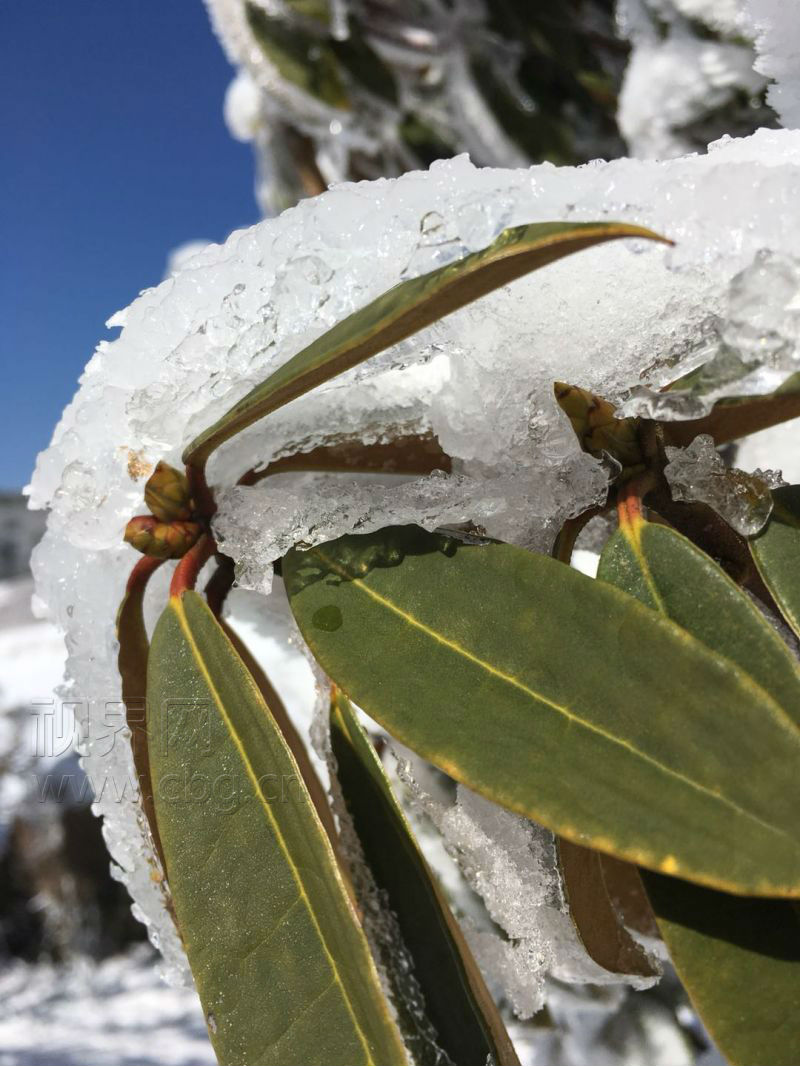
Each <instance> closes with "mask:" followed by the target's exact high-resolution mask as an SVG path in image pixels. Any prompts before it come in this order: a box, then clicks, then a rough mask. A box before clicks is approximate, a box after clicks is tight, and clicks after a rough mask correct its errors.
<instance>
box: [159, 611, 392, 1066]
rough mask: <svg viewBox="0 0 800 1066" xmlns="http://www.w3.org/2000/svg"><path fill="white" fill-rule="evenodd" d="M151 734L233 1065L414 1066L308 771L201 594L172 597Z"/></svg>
mask: <svg viewBox="0 0 800 1066" xmlns="http://www.w3.org/2000/svg"><path fill="white" fill-rule="evenodd" d="M148 725H149V733H150V738H151V746H150V751H151V765H152V772H153V780H154V785H155V796H156V814H157V818H158V825H159V829H160V832H161V839H162V844H163V847H164V852H165V854H166V859H167V872H168V877H169V883H170V889H171V891H172V896H173V899H174V902H175V909H176V912H177V918H178V925H179V927H180V930H181V933H182V936H183V939H184V944H185V947H186V951H187V954H188V956H189V962H190V964H191V967H192V972H193V974H194V978H195V982H196V984H197V988H198V992H199V994H200V999H201V1002H202V1004H203V1009H204V1011H205V1014H206V1020H207V1022H208V1027H209V1034H210V1036H211V1041H212V1043H213V1044H214V1049H215V1051H216V1053H217V1057H218V1058H219V1060H220V1062H222V1063H229V1064H234V1063H235V1064H253V1063H263V1064H270V1063H272V1064H275V1066H290V1064H293V1063H294V1064H298V1066H301V1064H303V1066H307V1064H318V1066H331V1064H341V1066H354V1064H360V1063H364V1064H367V1063H372V1064H375V1066H386V1064H388V1066H395V1064H397V1066H401V1064H404V1063H405V1061H406V1056H405V1051H404V1049H403V1047H402V1045H401V1043H400V1039H399V1036H398V1034H397V1031H396V1029H395V1026H394V1023H393V1022H392V1021H391V1020H390V1018H389V1016H388V1013H387V1008H386V1004H385V1002H384V1000H383V996H382V993H381V991H380V987H379V984H378V978H377V974H376V971H375V969H374V966H373V964H372V961H371V958H370V955H369V951H368V948H367V944H366V940H365V939H364V936H363V933H362V931H361V928H360V926H359V924H358V922H357V919H356V916H355V913H354V911H353V909H352V906H351V904H350V902H349V899H348V896H347V893H346V891H345V888H344V885H343V882H342V880H341V877H340V875H339V872H338V870H337V867H336V863H335V859H334V856H333V852H332V851H331V848H330V844H329V842H328V839H327V837H326V835H325V832H324V830H323V828H322V826H321V824H320V822H319V819H318V817H317V815H316V812H315V811H314V808H313V805H312V803H311V800H310V799H309V797H308V793H307V792H306V790H305V788H304V786H303V785H302V782H301V780H300V775H299V772H298V769H297V765H296V763H295V762H294V760H293V758H292V756H291V753H290V752H289V749H288V748H287V746H286V744H285V742H284V740H283V738H282V736H281V734H280V731H279V729H278V728H277V726H276V725H275V723H274V722H273V720H272V718H271V715H270V713H269V710H268V708H267V706H266V704H265V703H264V701H263V698H262V696H261V693H260V692H259V690H258V688H257V686H256V685H255V683H254V682H253V680H252V678H251V677H250V675H249V673H248V672H247V670H246V669H245V667H244V665H243V663H242V661H241V659H240V658H239V656H238V655H237V654H236V652H235V650H234V648H233V646H232V645H231V643H230V641H229V640H228V639H227V637H226V636H225V634H224V632H223V631H222V629H221V628H220V626H219V624H218V623H217V621H216V619H215V618H214V616H213V614H212V613H211V611H210V610H209V608H208V607H207V606H206V604H205V603H204V601H203V600H202V599H201V597H200V596H198V595H197V594H196V593H194V592H185V593H184V594H183V595H182V596H181V597H176V596H173V597H172V598H171V600H170V603H169V605H168V607H167V608H166V609H165V611H164V613H163V614H162V616H161V619H160V620H159V622H158V625H157V627H156V630H155V633H154V635H153V641H152V646H151V650H150V662H149V668H148Z"/></svg>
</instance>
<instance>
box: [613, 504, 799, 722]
mask: <svg viewBox="0 0 800 1066" xmlns="http://www.w3.org/2000/svg"><path fill="white" fill-rule="evenodd" d="M643 528H644V523H639V524H637V526H636V528H633V527H632V526H631V525H628V526H626V527H622V526H621V527H620V532H621V533H622V535H623V536H624V537H625V539H626V540H627V542H628V545H629V546H630V550H631V552H632V553H633V556H634V558H635V559H636V561H637V563H638V564H639V568H640V570H641V572H642V576H643V577H644V580H645V582H646V584H647V587H648V589H649V590H650V592H651V593H652V596H653V599H654V600H655V602H656V604H657V610H658V612H659V613H660V614H661V615H663V617H664V618H665V619H666V620H667V621H668V622H671V623H673V624H674V625H677V622H674V621H673V618H672V616H671V614H670V612H669V610H668V609H667V606H666V604H665V602H664V598H663V596H662V595H661V593H660V591H659V588H658V585H657V584H656V579H655V578H654V576H653V572H652V569H651V568H650V563H649V560H648V558H647V555H646V554H645V552H644V549H643V546H642V530H643ZM675 535H676V536H677V537H680V536H681V534H680V533H676V534H675ZM684 539H685V538H684ZM686 543H687V544H688V545H689V546H690V547H693V545H692V543H691V541H689V540H687V541H686ZM720 573H721V575H722V578H723V580H725V581H727V582H728V583H729V584H730V585H731V587H732V588H733V589H734V590H735V591H737V592H738V591H739V590H738V588H737V586H736V584H735V582H733V581H732V580H731V578H729V577H728V575H727V574H726V573H725V571H724V570H722V569H720ZM743 598H744V606H745V608H746V609H747V610H748V611H749V612H750V615H751V617H752V618H753V619H754V620H755V622H756V624H757V625H758V626H759V627H760V628H761V630H762V633H763V635H764V637H765V638H766V639H767V640H769V639H772V640H777V641H778V642H779V643H780V646H781V650H783V649H784V647H785V646H784V645H783V642H782V641H781V640H780V638H779V637H777V636H776V634H775V631H774V630H773V629H772V627H771V626H770V625H769V623H768V622H767V621H766V619H765V618H764V617H763V615H762V614H761V612H760V611H759V610H758V608H757V607H755V605H754V604H753V603H752V602H751V601H750V600H749V599H748V598H747V597H746V596H744V597H743ZM679 629H681V630H682V631H683V630H684V627H683V626H679ZM688 636H689V638H690V639H696V638H692V636H691V634H688ZM699 643H702V647H703V650H704V651H706V652H707V653H708V655H709V657H710V658H711V659H714V661H715V662H717V663H719V664H720V665H721V666H723V667H725V668H726V669H730V670H731V672H733V673H736V674H738V675H739V676H740V680H741V681H743V682H745V683H746V684H747V685H748V687H751V688H753V689H755V690H756V694H757V695H761V696H763V698H764V699H765V700H766V701H767V702H768V703H769V704H770V707H771V709H772V710H773V712H775V711H777V712H778V715H779V717H780V719H781V720H785V721H786V722H788V723H789V727H790V729H791V731H792V732H793V733H800V722H798V721H797V720H796V719H795V718H793V717H792V716H791V715H790V714H789V712H788V711H787V710H786V708H785V707H784V706H783V704H782V703H781V702H780V701H779V700H778V699H777V697H775V696H773V694H772V693H771V692H769V691H768V690H767V689H765V688H764V686H763V685H762V684H761V683H760V682H759V681H757V680H756V679H755V678H754V677H753V675H752V674H751V673H749V672H748V671H746V670H744V669H743V668H742V667H741V666H740V665H739V663H738V662H737V661H736V660H735V659H732V658H731V657H730V656H729V655H726V654H725V653H724V652H721V651H720V650H719V649H718V648H712V647H711V646H710V645H708V644H706V643H705V642H699ZM785 654H786V658H787V662H788V665H789V666H791V668H792V669H793V671H794V674H795V677H796V681H797V685H798V692H800V668H798V666H797V664H796V663H795V662H794V661H793V659H792V656H791V654H790V653H789V652H788V650H786V652H785Z"/></svg>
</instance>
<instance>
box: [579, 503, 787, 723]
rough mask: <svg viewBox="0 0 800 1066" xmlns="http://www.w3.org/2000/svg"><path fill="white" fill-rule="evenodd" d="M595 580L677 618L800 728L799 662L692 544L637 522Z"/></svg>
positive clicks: (628, 526) (620, 534) (620, 533)
mask: <svg viewBox="0 0 800 1066" xmlns="http://www.w3.org/2000/svg"><path fill="white" fill-rule="evenodd" d="M798 537H799V538H800V530H798ZM597 576H598V577H599V578H600V579H601V580H602V581H606V582H608V584H611V585H615V586H616V587H617V588H619V589H622V590H623V591H625V592H628V593H630V594H631V595H632V596H635V597H636V598H637V599H639V600H641V602H642V603H644V604H646V605H647V606H648V607H652V608H654V609H655V610H657V611H660V612H661V613H662V614H664V615H666V617H667V618H671V619H672V621H673V622H676V623H677V624H678V625H679V626H681V627H682V628H683V629H685V630H686V631H687V632H689V633H690V634H691V635H692V637H694V638H695V639H696V640H698V641H700V642H701V643H702V644H703V645H704V646H705V647H706V648H707V649H708V651H709V652H711V653H712V654H714V656H715V657H716V658H717V659H718V660H719V661H720V663H721V664H723V665H724V664H725V663H726V662H727V663H733V664H735V665H736V666H737V667H739V669H741V670H742V671H743V672H744V673H746V674H747V675H749V677H750V678H751V679H752V681H753V682H754V683H755V684H756V685H759V686H761V688H763V689H764V690H765V691H766V692H767V693H769V695H770V696H772V698H773V699H774V700H775V702H776V703H778V704H779V705H780V706H781V707H782V708H783V709H784V711H785V712H786V714H787V715H788V716H789V717H791V718H793V719H794V721H795V722H796V723H797V724H798V725H800V669H798V665H797V661H796V660H795V658H794V656H793V655H792V654H791V652H790V651H789V649H788V648H787V646H786V645H785V644H784V642H783V641H782V640H781V638H780V637H779V636H778V634H777V633H776V632H775V629H774V628H773V627H772V626H771V625H770V624H769V622H768V621H767V620H766V619H765V618H764V616H763V615H762V614H761V612H760V611H759V610H758V608H757V607H756V606H755V604H754V603H753V601H752V600H751V599H750V597H749V596H747V595H745V593H743V592H742V591H741V589H740V588H739V587H738V586H737V585H735V584H734V582H733V581H731V579H730V578H729V577H728V575H727V574H726V573H725V572H724V570H722V569H721V568H720V567H719V566H717V564H716V563H715V562H714V560H713V559H711V558H710V557H709V556H708V555H706V554H705V552H702V551H700V550H699V548H696V547H695V546H694V545H693V544H692V543H691V541H689V540H687V539H686V538H685V537H682V536H681V534H680V533H676V532H675V530H674V529H669V528H668V527H667V526H662V525H656V523H654V522H645V521H644V520H643V519H641V518H634V519H633V520H632V521H628V522H624V523H622V524H621V526H620V528H619V530H617V532H616V533H615V534H614V535H613V536H612V537H611V538H610V540H609V541H608V543H607V544H606V546H605V548H604V549H603V554H602V556H601V558H600V566H599V568H598V573H597Z"/></svg>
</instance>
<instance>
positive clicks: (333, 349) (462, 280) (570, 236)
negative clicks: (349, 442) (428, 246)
mask: <svg viewBox="0 0 800 1066" xmlns="http://www.w3.org/2000/svg"><path fill="white" fill-rule="evenodd" d="M620 237H645V238H649V239H651V240H659V241H664V238H663V237H659V236H658V235H657V234H655V233H653V232H652V231H651V230H648V229H643V228H642V227H640V226H628V225H624V224H622V223H611V222H577V223H575V222H541V223H534V224H532V225H530V226H515V227H513V228H512V229H507V230H504V231H503V232H502V233H501V234H500V236H499V237H498V238H497V239H496V240H495V241H494V242H493V243H492V244H490V245H489V247H488V248H484V249H483V250H482V251H479V252H473V253H472V254H471V255H467V256H465V257H464V258H463V259H459V260H458V261H457V262H455V263H449V264H448V265H447V266H443V267H440V268H439V269H438V270H433V271H431V273H429V274H423V275H422V276H421V277H418V278H411V279H410V280H408V281H403V282H400V284H399V285H395V286H394V288H392V289H389V291H388V292H385V293H384V294H383V295H382V296H379V297H378V298H377V299H376V300H373V301H372V303H369V304H367V306H366V307H362V308H361V309H360V310H359V311H355V312H354V313H353V314H351V315H348V316H347V318H344V319H342V321H341V322H338V323H337V324H336V325H335V326H334V327H333V328H332V329H329V330H328V331H327V333H324V334H323V335H322V336H321V337H319V338H317V340H315V341H313V342H312V343H311V344H309V345H308V347H306V348H304V349H303V350H302V351H301V352H298V353H297V355H295V356H293V357H292V358H291V359H289V360H288V361H287V362H286V363H284V364H283V366H281V367H279V368H278V369H277V370H276V371H275V372H274V373H273V374H271V375H270V377H268V378H267V380H266V381H265V382H263V383H262V384H261V385H258V386H256V388H255V389H253V390H252V391H251V392H249V393H248V394H247V396H245V397H244V398H243V399H242V400H240V401H239V402H238V403H237V404H236V405H235V406H234V407H232V408H231V409H230V411H228V412H227V414H225V415H223V416H222V418H220V419H219V420H218V421H217V422H215V423H214V425H213V426H211V427H210V428H209V429H207V430H206V431H205V432H204V433H201V434H200V436H199V437H197V438H196V439H195V440H193V441H192V443H191V444H190V445H189V447H188V448H187V449H186V451H185V452H184V456H183V458H184V462H186V463H189V464H192V465H194V466H197V467H201V466H203V465H204V464H205V462H206V460H207V459H208V457H209V455H211V453H212V452H213V451H214V449H215V448H217V447H219V445H220V444H222V443H223V442H224V441H226V440H228V439H229V438H230V437H233V436H234V435H235V434H236V433H239V432H241V430H243V429H246V428H247V427H248V426H250V425H252V424H253V422H257V421H258V420H259V419H260V418H264V416H265V415H268V414H269V413H270V412H271V411H275V410H277V409H278V408H279V407H282V406H283V405H284V404H287V403H289V401H290V400H294V399H296V398H297V397H298V396H302V395H303V393H305V392H308V391H309V389H313V388H314V387H315V386H317V385H321V384H322V383H323V382H325V381H328V380H330V379H331V378H333V377H336V375H337V374H341V373H343V372H344V371H345V370H349V369H350V368H351V367H354V366H356V365H357V364H358V363H362V362H364V360H365V359H369V358H370V356H373V355H376V354H377V353H378V352H381V351H383V350H384V349H385V348H389V347H390V346H391V345H393V344H397V343H398V342H399V341H402V340H404V339H405V338H406V337H410V336H411V335H412V334H414V333H417V332H418V331H419V330H421V329H424V328H425V327H426V326H430V325H431V324H432V323H433V322H436V321H438V319H440V318H443V317H444V316H445V315H449V314H450V313H451V312H452V311H457V310H458V309H459V308H460V307H464V306H465V305H466V304H468V303H471V302H472V301H473V300H477V299H478V297H480V296H485V295H486V293H488V292H492V291H493V290H494V289H497V288H500V287H501V286H502V285H507V284H508V283H509V282H510V281H513V280H514V279H515V278H519V277H522V275H523V274H528V273H530V272H531V271H532V270H537V269H538V268H539V267H543V266H546V265H547V264H548V263H553V262H555V261H556V260H557V259H561V258H563V257H564V256H565V255H569V254H570V253H572V252H577V251H580V250H581V249H583V248H589V247H591V246H592V245H595V244H600V243H602V242H603V241H611V240H616V239H618V238H620ZM665 243H669V242H665Z"/></svg>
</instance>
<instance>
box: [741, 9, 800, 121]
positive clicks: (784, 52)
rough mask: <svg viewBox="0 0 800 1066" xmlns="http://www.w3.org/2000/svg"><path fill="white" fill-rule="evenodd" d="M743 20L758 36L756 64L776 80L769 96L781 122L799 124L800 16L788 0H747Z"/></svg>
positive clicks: (763, 72) (755, 35)
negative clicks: (799, 18)
mask: <svg viewBox="0 0 800 1066" xmlns="http://www.w3.org/2000/svg"><path fill="white" fill-rule="evenodd" d="M744 21H745V25H746V26H747V28H748V29H749V30H750V32H751V34H752V35H753V36H754V37H755V39H756V48H757V50H758V59H757V60H756V64H755V68H756V70H757V71H760V73H761V74H763V75H765V76H766V77H767V78H770V79H771V80H772V81H773V82H774V83H775V84H774V85H771V86H770V89H769V91H768V94H767V99H768V100H769V103H770V104H771V105H772V107H774V108H775V110H776V112H777V113H778V117H779V118H780V120H781V122H782V124H783V125H784V126H787V127H791V128H792V129H796V128H797V127H798V126H800V20H798V18H797V8H796V6H795V5H794V4H791V3H786V0H744Z"/></svg>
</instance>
